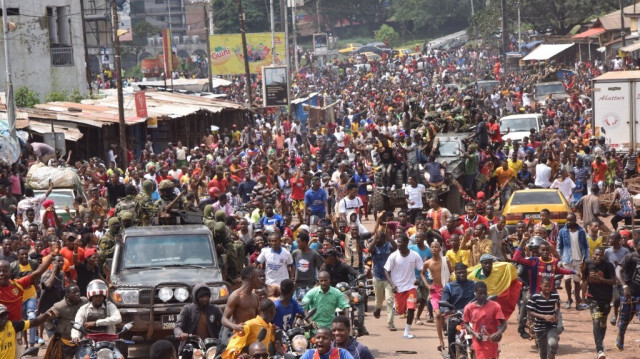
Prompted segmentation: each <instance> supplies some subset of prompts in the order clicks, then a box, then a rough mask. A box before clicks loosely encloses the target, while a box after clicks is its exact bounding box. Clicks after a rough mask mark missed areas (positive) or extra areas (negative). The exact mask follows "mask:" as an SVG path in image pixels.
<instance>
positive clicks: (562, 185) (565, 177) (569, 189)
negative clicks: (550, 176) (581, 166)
mask: <svg viewBox="0 0 640 359" xmlns="http://www.w3.org/2000/svg"><path fill="white" fill-rule="evenodd" d="M550 188H557V189H558V191H560V193H562V194H563V195H564V198H566V200H567V202H569V203H571V202H573V189H574V188H576V184H575V183H573V180H572V179H571V178H569V173H568V172H567V170H564V169H563V170H561V171H560V178H557V179H556V180H555V181H553V183H552V184H551V187H550Z"/></svg>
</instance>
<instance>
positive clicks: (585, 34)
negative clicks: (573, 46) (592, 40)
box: [573, 27, 607, 39]
mask: <svg viewBox="0 0 640 359" xmlns="http://www.w3.org/2000/svg"><path fill="white" fill-rule="evenodd" d="M605 31H607V30H605V29H604V27H593V28H591V29H589V30H587V31H583V32H581V33H579V34H576V35H574V36H573V38H574V39H584V38H585V37H591V36H598V35H600V34H603V33H604V32H605Z"/></svg>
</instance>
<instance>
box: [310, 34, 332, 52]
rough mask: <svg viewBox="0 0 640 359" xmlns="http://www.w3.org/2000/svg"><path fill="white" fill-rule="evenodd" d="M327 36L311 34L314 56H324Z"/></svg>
mask: <svg viewBox="0 0 640 359" xmlns="http://www.w3.org/2000/svg"><path fill="white" fill-rule="evenodd" d="M328 40H329V39H328V38H327V34H324V33H323V34H313V51H314V52H315V54H316V55H326V54H327V49H328V47H327V46H328V43H329V42H328Z"/></svg>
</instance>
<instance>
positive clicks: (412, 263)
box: [384, 235, 423, 339]
mask: <svg viewBox="0 0 640 359" xmlns="http://www.w3.org/2000/svg"><path fill="white" fill-rule="evenodd" d="M397 241H398V250H397V251H395V252H393V253H391V255H390V256H389V258H387V262H386V263H385V264H384V275H385V277H386V278H387V282H389V285H390V286H391V290H393V293H394V297H395V302H396V313H398V315H402V314H405V312H406V313H407V324H406V325H405V328H404V335H403V336H402V337H403V338H405V339H413V338H414V337H415V336H414V335H413V334H411V333H410V329H411V323H412V322H413V316H414V313H415V310H416V301H417V293H416V286H415V281H416V274H415V271H416V270H422V264H423V263H422V258H420V255H419V254H418V253H417V252H414V251H412V250H410V249H409V237H407V236H406V235H402V236H400V237H398V239H397Z"/></svg>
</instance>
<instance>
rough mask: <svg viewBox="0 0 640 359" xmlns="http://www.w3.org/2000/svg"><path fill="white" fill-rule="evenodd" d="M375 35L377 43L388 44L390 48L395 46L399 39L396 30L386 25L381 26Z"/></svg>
mask: <svg viewBox="0 0 640 359" xmlns="http://www.w3.org/2000/svg"><path fill="white" fill-rule="evenodd" d="M375 34H376V39H377V40H378V41H382V42H384V43H388V44H389V45H391V46H394V45H397V44H398V40H399V39H400V35H398V33H397V32H396V30H395V29H394V28H392V27H391V26H389V25H387V24H382V26H380V29H378V30H376V31H375Z"/></svg>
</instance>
